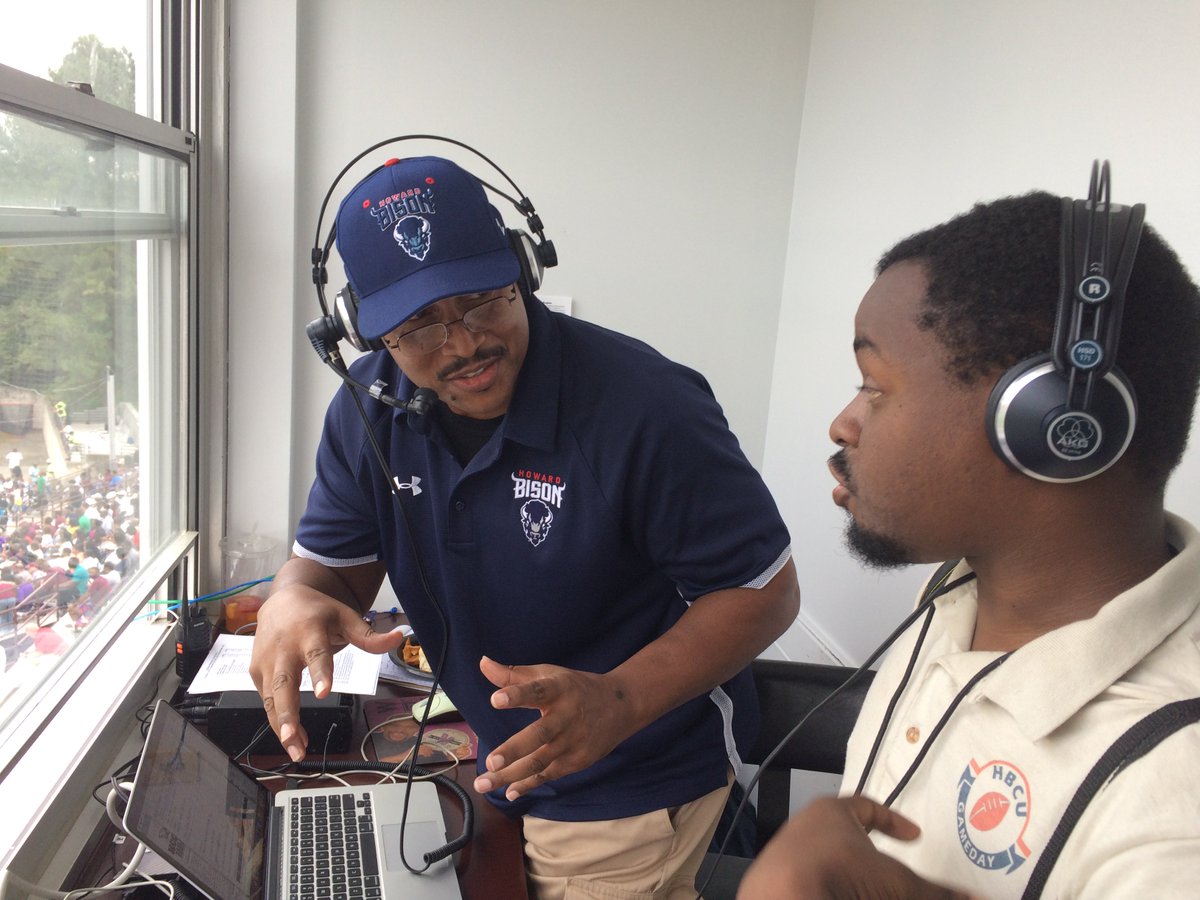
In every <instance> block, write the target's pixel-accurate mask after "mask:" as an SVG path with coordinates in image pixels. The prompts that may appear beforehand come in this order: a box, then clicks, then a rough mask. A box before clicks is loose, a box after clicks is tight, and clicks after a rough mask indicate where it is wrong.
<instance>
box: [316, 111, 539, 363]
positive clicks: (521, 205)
mask: <svg viewBox="0 0 1200 900" xmlns="http://www.w3.org/2000/svg"><path fill="white" fill-rule="evenodd" d="M416 140H425V141H437V142H440V143H444V144H452V145H454V146H455V147H461V148H462V149H464V150H466V151H468V152H470V153H473V154H474V155H475V156H477V157H479V159H481V160H483V161H484V162H485V163H487V164H488V165H489V166H491V167H492V168H493V169H495V170H496V171H497V172H498V173H499V174H500V176H501V177H502V178H503V179H504V180H505V181H507V182H508V183H509V184H510V185H511V186H512V189H513V191H514V192H515V193H516V195H517V196H516V197H513V196H512V195H511V194H508V193H507V192H505V191H503V190H500V189H499V188H497V187H495V186H493V185H492V184H489V183H488V182H486V181H484V180H483V179H482V178H480V177H479V176H478V175H474V174H472V177H473V178H475V179H476V180H477V181H478V182H479V183H480V184H481V185H483V187H484V188H485V189H487V190H489V191H491V192H492V193H494V194H496V195H497V196H499V197H503V198H504V199H505V200H507V201H508V202H509V203H511V204H512V205H513V207H514V208H515V209H516V210H517V212H519V213H520V214H521V215H522V216H523V217H524V218H525V223H526V225H527V226H528V228H529V230H530V231H531V232H533V234H535V235H537V239H536V240H534V239H533V238H530V237H529V236H528V235H524V234H523V233H521V232H514V231H512V229H510V230H509V233H510V239H511V241H512V243H513V244H514V247H513V252H514V253H515V254H516V255H517V258H518V261H519V262H520V263H521V268H522V273H523V274H525V275H526V277H527V278H529V279H530V280H531V281H532V282H533V284H532V287H533V288H534V289H536V287H537V282H538V281H540V273H541V270H542V269H543V268H546V269H548V268H552V267H553V266H556V265H558V253H557V251H556V250H555V249H554V242H553V241H550V240H547V238H546V234H545V229H544V226H543V225H542V220H541V217H540V216H539V215H538V214H537V210H536V209H535V208H534V205H533V201H532V200H530V199H529V197H528V196H527V195H526V194H525V193H524V192H523V191H522V190H521V188H520V187H519V186H518V185H517V183H516V182H515V181H513V179H512V178H510V177H509V175H508V173H507V172H505V171H504V170H503V169H502V168H500V166H498V165H497V164H496V163H495V162H493V161H492V160H491V158H489V157H488V156H486V155H484V154H483V153H482V152H481V151H479V150H476V149H475V148H474V147H472V146H471V145H470V144H467V143H465V142H463V141H459V140H455V139H454V138H449V137H444V136H442V135H438V134H404V135H398V136H396V137H390V138H386V139H384V140H382V141H377V142H376V143H374V144H372V145H371V146H370V147H367V148H366V149H365V150H363V151H362V152H360V153H358V154H357V155H356V156H355V157H354V158H353V159H351V160H350V161H349V162H348V163H346V165H345V166H343V167H342V170H341V171H340V172H338V174H337V176H336V177H335V178H334V179H333V183H332V184H331V185H330V186H329V190H327V191H326V192H325V197H324V198H323V199H322V200H321V209H320V212H319V213H318V214H317V231H316V235H315V237H314V239H313V248H312V252H311V262H312V280H313V284H314V285H316V288H317V302H318V303H319V304H320V306H321V313H322V315H325V316H329V315H330V310H329V305H328V303H326V300H325V284H326V283H327V282H328V281H329V274H328V272H327V270H326V268H325V266H326V264H327V263H328V261H329V252H330V250H331V249H332V247H333V242H334V240H335V239H336V237H337V223H336V222H334V223H333V224H332V225H330V227H329V232H328V233H327V234H326V236H325V240H324V241H323V242H322V240H321V228H322V225H323V223H324V221H325V211H326V209H327V208H328V207H329V201H330V199H331V198H332V197H333V193H334V191H335V190H336V189H337V186H338V185H339V184H340V183H341V181H342V179H343V178H344V177H345V176H346V173H347V172H349V171H350V170H351V169H352V168H354V166H355V165H356V164H357V163H358V162H359V161H360V160H362V159H363V158H364V157H366V156H367V155H369V154H371V153H374V152H375V151H376V150H378V149H379V148H381V147H386V146H387V145H389V144H396V143H401V142H404V141H416ZM381 168H383V167H382V166H376V167H375V168H374V169H372V170H371V172H369V173H367V175H365V176H363V177H364V178H367V177H370V175H372V174H374V173H375V172H377V171H379V169H381ZM518 198H519V199H518ZM359 349H362V348H361V347H360V348H359ZM373 349H377V348H373Z"/></svg>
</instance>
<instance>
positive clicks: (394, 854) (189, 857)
mask: <svg viewBox="0 0 1200 900" xmlns="http://www.w3.org/2000/svg"><path fill="white" fill-rule="evenodd" d="M404 790H405V785H404V784H382V785H369V786H353V787H333V788H312V789H301V790H290V791H281V792H279V793H277V794H275V795H274V796H273V797H272V795H271V793H270V791H268V790H267V789H266V788H265V787H263V786H262V785H261V784H259V783H258V782H257V781H255V780H254V779H253V778H251V777H250V776H249V775H247V774H246V773H245V772H243V771H242V770H241V768H239V767H238V766H237V765H236V764H235V763H233V762H232V761H231V760H230V759H229V757H228V756H226V755H225V753H224V751H222V750H221V748H220V747H218V746H217V745H216V744H214V743H213V742H212V741H210V740H209V739H208V738H207V737H206V736H205V735H204V734H202V733H201V732H200V731H199V730H198V729H197V728H196V727H195V726H194V725H192V724H191V723H190V722H189V721H188V720H187V719H185V718H184V717H183V716H182V715H180V714H179V713H178V712H176V711H175V710H174V709H172V708H171V706H170V705H169V704H167V703H165V702H163V701H161V700H160V701H159V702H158V704H157V705H156V707H155V709H154V719H153V721H151V723H150V732H149V734H148V735H147V737H146V744H145V747H143V749H142V757H141V762H140V763H139V765H138V770H137V775H136V776H135V778H134V782H133V791H132V793H131V794H130V797H129V803H128V806H127V807H126V810H125V820H124V824H125V830H126V831H127V832H128V833H129V834H130V835H131V836H132V837H134V838H137V840H139V841H141V842H142V843H143V844H145V845H146V846H147V847H149V848H150V849H151V850H154V851H155V852H156V853H158V854H159V855H160V856H161V857H162V858H163V859H164V860H166V862H167V863H169V864H170V865H171V866H172V867H174V868H175V869H176V870H177V871H178V872H179V873H180V874H181V875H182V876H183V877H184V878H186V879H187V880H188V881H190V882H191V883H192V884H193V885H195V887H196V888H197V889H199V890H200V891H201V892H202V893H203V894H204V895H205V896H206V897H209V898H211V900H305V898H313V900H317V898H330V897H347V898H352V897H369V898H382V900H396V898H401V897H402V898H404V900H461V896H462V895H461V893H460V892H459V888H458V878H457V876H456V875H455V873H454V868H453V866H452V864H451V861H450V860H449V859H444V860H441V861H439V862H436V863H434V864H433V865H432V866H430V868H429V869H428V870H427V871H425V872H424V873H423V874H420V875H417V874H414V873H412V872H409V871H408V869H406V868H405V867H404V864H403V863H402V862H401V859H400V822H401V817H402V811H403V804H404ZM322 820H324V821H325V824H321V822H322ZM404 842H405V848H404V849H405V857H406V858H407V860H408V862H409V864H410V865H412V866H413V867H415V868H418V869H419V868H422V867H423V866H424V865H425V863H424V861H423V860H422V854H423V853H426V852H428V851H430V850H434V849H437V848H438V847H441V846H443V845H444V844H445V843H446V828H445V822H444V819H443V817H442V808H441V804H440V803H439V801H438V797H437V789H436V788H435V787H434V786H433V785H432V784H429V783H427V782H418V783H415V784H413V786H412V795H411V797H410V798H409V806H408V821H407V824H406V825H405V827H404Z"/></svg>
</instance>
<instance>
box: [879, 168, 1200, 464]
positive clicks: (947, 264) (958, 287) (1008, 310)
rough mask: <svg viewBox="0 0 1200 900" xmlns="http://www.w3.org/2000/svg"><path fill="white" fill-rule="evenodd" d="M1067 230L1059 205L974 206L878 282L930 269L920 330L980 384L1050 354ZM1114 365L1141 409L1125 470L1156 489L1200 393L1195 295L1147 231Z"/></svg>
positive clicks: (897, 254) (1174, 458)
mask: <svg viewBox="0 0 1200 900" xmlns="http://www.w3.org/2000/svg"><path fill="white" fill-rule="evenodd" d="M1061 228H1062V200H1061V198H1059V197H1056V196H1053V195H1051V194H1048V193H1044V192H1041V191H1038V192H1033V193H1029V194H1025V195H1023V196H1020V197H1005V198H1003V199H1001V200H996V201H993V202H991V203H979V204H976V205H975V206H974V207H973V208H972V209H971V210H970V211H969V212H966V213H963V214H962V215H960V216H956V217H955V218H953V219H951V220H950V221H948V222H945V223H943V224H941V225H937V226H935V227H933V228H930V229H928V230H926V231H922V232H920V233H918V234H914V235H912V236H911V237H907V238H905V239H904V240H902V241H900V243H898V244H896V246H894V247H892V248H891V249H890V250H888V251H887V252H886V253H885V254H883V256H882V257H881V258H880V260H879V264H878V266H877V268H876V271H877V273H878V272H883V270H884V269H887V268H888V267H890V266H892V265H895V264H896V263H898V262H903V261H906V260H908V261H913V262H917V263H919V264H920V265H921V266H922V267H923V268H924V270H925V274H926V277H927V278H928V280H929V290H928V293H927V294H926V296H925V309H924V311H923V312H922V313H921V314H920V316H919V317H918V325H919V326H920V327H921V328H923V329H927V330H929V331H932V332H933V333H934V334H935V335H936V336H937V338H938V340H939V341H940V342H941V343H942V345H943V346H944V347H945V348H946V350H947V352H948V360H949V361H948V366H947V368H948V370H949V372H950V374H951V375H952V376H954V377H955V378H957V379H958V380H959V381H961V382H962V383H964V384H975V383H976V382H978V381H979V380H980V379H981V378H997V377H999V375H1000V374H1001V373H1002V372H1003V371H1004V370H1005V369H1008V368H1009V367H1010V366H1013V365H1015V364H1016V363H1018V362H1020V361H1021V360H1023V359H1027V358H1029V357H1031V356H1034V355H1036V354H1038V353H1045V352H1047V351H1048V350H1049V349H1050V342H1051V336H1052V334H1053V331H1054V317H1055V312H1056V310H1057V306H1058V294H1059V252H1060V251H1059V247H1060V242H1061ZM1116 364H1117V365H1118V366H1119V367H1120V368H1121V369H1122V370H1123V371H1124V372H1125V374H1126V375H1127V376H1128V378H1129V380H1130V382H1131V383H1132V384H1133V387H1134V391H1135V393H1136V395H1137V401H1138V424H1137V428H1136V429H1135V431H1134V435H1133V440H1132V441H1131V443H1130V446H1129V450H1128V451H1127V458H1128V459H1129V460H1131V461H1132V463H1133V465H1134V466H1135V467H1136V469H1137V471H1138V472H1139V473H1140V474H1141V475H1142V476H1143V477H1144V478H1146V479H1148V480H1149V481H1151V482H1152V483H1154V484H1156V485H1160V486H1161V485H1163V484H1165V483H1166V481H1167V478H1168V476H1169V475H1170V474H1171V471H1172V470H1173V469H1174V468H1175V467H1176V466H1177V465H1178V464H1179V461H1180V459H1182V457H1183V451H1184V450H1185V449H1186V447H1187V439H1188V432H1189V430H1190V428H1191V423H1192V411H1193V408H1194V407H1195V403H1196V390H1197V385H1198V383H1200V292H1198V291H1197V288H1196V285H1195V283H1194V282H1193V281H1192V280H1191V278H1190V277H1189V276H1188V273H1187V270H1186V269H1185V268H1184V267H1183V264H1182V263H1181V262H1180V261H1179V258H1178V257H1177V256H1176V255H1175V252H1174V251H1173V250H1172V249H1171V248H1170V247H1169V246H1167V244H1166V242H1165V241H1163V239H1162V238H1161V237H1160V236H1159V235H1158V233H1157V232H1155V231H1154V229H1153V228H1151V227H1150V226H1149V225H1146V226H1145V227H1144V229H1143V231H1142V238H1141V242H1140V244H1139V245H1138V251H1137V257H1136V259H1135V261H1134V266H1133V272H1132V274H1131V275H1130V278H1129V286H1128V288H1127V289H1126V292H1125V308H1124V315H1123V319H1122V323H1121V337H1120V345H1119V346H1118V349H1117V358H1116Z"/></svg>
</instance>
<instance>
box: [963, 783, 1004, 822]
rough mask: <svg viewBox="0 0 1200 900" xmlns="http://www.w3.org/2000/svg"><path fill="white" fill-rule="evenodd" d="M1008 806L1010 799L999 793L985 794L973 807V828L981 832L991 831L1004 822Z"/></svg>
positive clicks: (971, 819)
mask: <svg viewBox="0 0 1200 900" xmlns="http://www.w3.org/2000/svg"><path fill="white" fill-rule="evenodd" d="M1008 805H1009V804H1008V798H1007V797H1005V796H1004V795H1003V794H1001V793H999V792H998V791H991V792H989V793H987V794H984V795H983V796H982V797H980V798H979V799H978V800H976V801H975V805H974V806H973V807H971V817H970V822H971V827H972V828H975V829H977V830H979V831H991V830H992V829H993V828H995V827H996V826H997V825H999V824H1000V823H1001V822H1003V821H1004V814H1005V813H1006V812H1008Z"/></svg>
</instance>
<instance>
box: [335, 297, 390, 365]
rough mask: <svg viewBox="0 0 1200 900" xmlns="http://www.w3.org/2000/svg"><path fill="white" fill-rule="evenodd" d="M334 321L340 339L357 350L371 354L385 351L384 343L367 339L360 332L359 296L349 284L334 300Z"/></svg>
mask: <svg viewBox="0 0 1200 900" xmlns="http://www.w3.org/2000/svg"><path fill="white" fill-rule="evenodd" d="M333 321H334V324H335V326H336V327H337V332H338V337H339V338H341V339H343V340H346V341H348V342H349V343H350V346H351V347H353V348H354V349H355V350H358V351H359V352H361V353H369V352H371V351H372V350H382V349H383V341H380V340H378V339H374V338H365V337H363V336H362V333H361V332H360V331H359V330H358V295H357V294H355V293H354V288H352V287H351V286H350V285H349V284H348V283H347V285H346V286H345V287H344V288H342V289H341V290H340V291H338V292H337V296H336V297H334V299H333Z"/></svg>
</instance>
